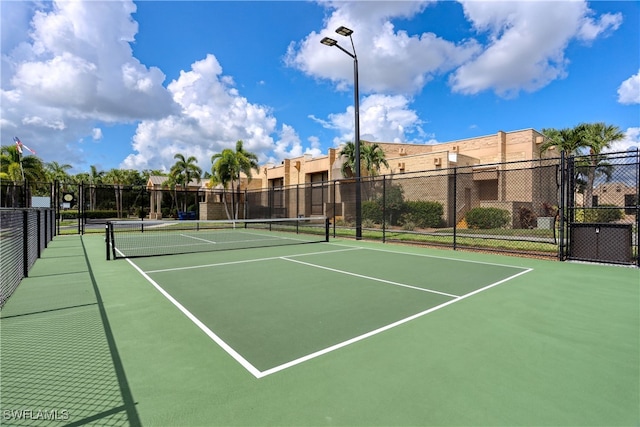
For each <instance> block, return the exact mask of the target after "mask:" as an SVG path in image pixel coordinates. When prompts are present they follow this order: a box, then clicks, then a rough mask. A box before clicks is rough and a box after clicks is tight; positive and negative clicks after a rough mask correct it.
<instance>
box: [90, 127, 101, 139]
mask: <svg viewBox="0 0 640 427" xmlns="http://www.w3.org/2000/svg"><path fill="white" fill-rule="evenodd" d="M102 136H103V135H102V129H100V128H93V129H92V130H91V138H92V139H93V140H94V141H99V140H101V139H102Z"/></svg>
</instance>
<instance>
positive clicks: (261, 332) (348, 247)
mask: <svg viewBox="0 0 640 427" xmlns="http://www.w3.org/2000/svg"><path fill="white" fill-rule="evenodd" d="M320 234H322V233H320ZM208 240H210V242H209V243H208V244H213V245H217V244H218V243H211V242H214V241H216V240H215V239H214V238H208ZM297 243H298V244H286V245H281V246H280V245H279V246H270V247H263V246H262V245H261V246H260V247H248V248H246V249H238V250H215V251H213V252H195V253H182V254H174V255H167V256H157V257H155V256H146V255H145V256H142V257H139V258H131V259H116V260H110V261H107V260H105V242H104V237H103V236H95V235H94V236H89V235H85V236H82V237H80V236H69V237H58V238H56V239H54V241H53V242H52V244H51V245H50V248H49V249H47V251H45V253H44V254H43V257H42V259H40V260H38V262H37V264H36V266H35V267H34V269H33V272H32V274H31V275H30V277H29V278H27V279H24V282H23V283H22V284H21V286H20V287H19V288H18V290H17V291H16V293H15V294H14V295H13V296H12V297H11V299H10V300H9V301H8V303H7V305H6V306H5V308H4V309H3V311H2V332H3V333H2V387H3V393H2V396H1V402H0V403H1V404H2V405H1V406H2V410H3V417H4V418H3V423H4V424H6V425H33V420H32V419H31V420H27V419H22V420H19V419H17V418H16V416H14V415H15V414H13V413H6V412H5V411H7V410H16V409H20V408H22V409H30V410H33V411H37V410H39V409H40V410H45V409H47V410H49V411H52V410H58V411H59V412H58V413H60V414H64V415H65V416H66V417H67V418H66V419H65V420H64V421H66V423H68V424H75V425H80V424H85V423H93V424H96V425H106V424H108V425H185V426H187V425H191V426H194V425H635V424H637V423H638V421H639V420H640V412H639V409H638V401H639V399H640V394H639V383H640V381H639V379H640V373H639V366H640V350H639V348H640V347H639V346H640V342H639V341H640V338H639V336H640V315H639V308H638V307H639V302H640V292H639V288H640V272H639V271H638V270H637V269H634V268H625V267H614V266H606V265H590V264H576V263H558V262H553V261H545V260H535V259H525V258H515V257H503V256H497V255H492V254H480V253H464V252H458V251H455V252H454V251H442V250H433V249H428V248H417V247H410V246H400V245H397V246H395V245H388V244H387V245H384V244H378V243H372V242H362V241H351V240H339V239H331V240H330V241H329V242H326V241H319V242H317V243H314V244H300V242H297ZM143 246H145V247H146V246H147V243H144V244H143ZM148 246H149V247H154V246H156V247H157V246H158V244H152V245H148ZM72 368H73V369H72ZM26 373H28V375H26ZM25 378H28V379H29V380H28V381H26V382H25V381H24V379H25ZM62 411H65V412H62ZM40 421H41V422H43V425H46V422H44V421H43V419H40ZM53 423H54V424H56V425H60V421H54V422H53ZM38 425H40V424H38Z"/></svg>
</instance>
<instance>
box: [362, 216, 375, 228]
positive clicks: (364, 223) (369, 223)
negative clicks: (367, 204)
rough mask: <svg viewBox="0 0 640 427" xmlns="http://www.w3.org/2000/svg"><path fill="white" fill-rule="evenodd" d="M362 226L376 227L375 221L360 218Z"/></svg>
mask: <svg viewBox="0 0 640 427" xmlns="http://www.w3.org/2000/svg"><path fill="white" fill-rule="evenodd" d="M362 226H363V227H364V228H376V223H375V222H373V220H371V219H364V218H363V219H362Z"/></svg>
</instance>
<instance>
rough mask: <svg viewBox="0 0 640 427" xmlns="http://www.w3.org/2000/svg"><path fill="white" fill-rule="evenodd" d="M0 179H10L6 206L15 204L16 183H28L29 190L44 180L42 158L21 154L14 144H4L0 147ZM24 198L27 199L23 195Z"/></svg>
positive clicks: (26, 196)
mask: <svg viewBox="0 0 640 427" xmlns="http://www.w3.org/2000/svg"><path fill="white" fill-rule="evenodd" d="M0 179H2V180H6V181H11V182H12V186H11V191H9V190H8V191H7V197H8V198H9V199H10V200H9V201H8V203H7V206H16V203H17V200H16V194H15V191H13V190H15V187H16V186H17V185H18V183H24V182H25V181H26V182H27V183H29V187H30V188H29V190H30V189H31V187H32V186H33V185H34V184H35V183H36V182H38V181H44V180H45V179H46V178H45V172H44V166H43V164H42V160H40V158H38V157H36V156H23V155H22V154H20V152H19V151H18V149H17V148H16V146H14V145H6V146H2V147H0ZM25 200H29V197H28V195H25Z"/></svg>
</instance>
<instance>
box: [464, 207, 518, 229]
mask: <svg viewBox="0 0 640 427" xmlns="http://www.w3.org/2000/svg"><path fill="white" fill-rule="evenodd" d="M465 220H466V221H467V224H468V226H469V228H477V229H483V230H486V229H490V228H502V227H504V226H506V225H507V224H509V221H510V220H511V215H510V214H509V211H506V210H504V209H498V208H473V209H471V210H470V211H469V212H467V214H466V215H465Z"/></svg>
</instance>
